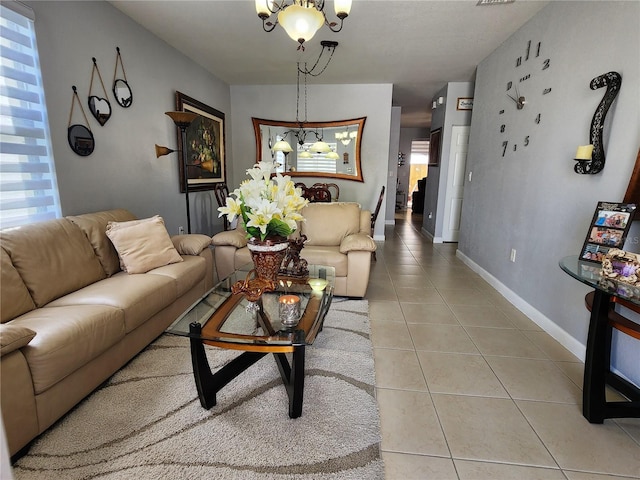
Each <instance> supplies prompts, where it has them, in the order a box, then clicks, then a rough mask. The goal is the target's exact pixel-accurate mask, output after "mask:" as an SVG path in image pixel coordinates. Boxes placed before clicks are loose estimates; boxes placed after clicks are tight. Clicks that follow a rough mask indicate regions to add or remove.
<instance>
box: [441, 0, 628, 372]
mask: <svg viewBox="0 0 640 480" xmlns="http://www.w3.org/2000/svg"><path fill="white" fill-rule="evenodd" d="M639 24H640V3H638V2H571V1H568V2H551V3H550V4H549V5H548V6H546V7H545V8H544V9H543V10H542V11H541V12H540V13H539V14H538V15H536V16H535V17H534V18H533V19H532V20H531V21H530V22H528V23H527V24H526V25H525V26H523V27H522V28H521V29H520V30H518V31H517V32H516V33H515V34H514V35H513V36H512V37H511V38H509V39H508V40H507V41H506V42H505V43H504V44H503V45H501V46H500V47H499V48H498V49H497V50H496V51H494V52H493V53H492V54H491V55H489V57H487V58H486V59H485V60H483V62H482V63H481V64H480V65H479V66H478V69H477V75H476V89H475V95H474V96H475V103H474V110H473V118H472V124H471V133H470V145H469V155H468V163H467V171H468V172H469V171H473V181H472V182H469V181H468V178H467V182H466V185H465V197H464V203H463V212H462V226H461V232H460V242H459V251H460V252H461V253H462V254H463V255H464V256H466V258H467V259H468V260H469V261H470V262H471V263H472V264H473V265H475V267H476V268H477V269H478V270H479V271H481V272H482V273H484V274H487V275H489V276H490V277H491V278H492V280H493V281H494V282H496V283H497V284H499V285H501V286H502V287H503V289H504V290H505V291H509V292H510V293H511V295H512V296H513V297H514V298H515V299H516V302H517V303H519V306H520V307H521V309H524V310H527V311H528V313H530V315H531V316H533V318H534V320H536V321H537V322H539V323H540V324H544V325H545V326H546V328H547V330H549V331H550V333H552V334H553V335H554V336H555V337H556V338H558V339H560V340H561V341H562V342H563V343H564V344H565V345H567V346H569V347H570V348H571V349H572V350H573V351H574V353H576V354H577V355H579V356H582V355H583V354H584V345H585V342H586V337H587V328H588V318H589V316H588V312H587V311H586V309H585V307H584V295H585V294H586V293H587V292H588V291H589V290H590V289H589V288H587V287H586V286H584V285H582V284H580V283H579V282H577V281H576V280H574V279H572V278H570V277H569V276H568V275H566V274H565V273H563V272H562V271H561V270H560V268H559V267H558V261H559V260H560V259H561V258H562V257H564V256H566V255H577V254H578V253H579V252H580V249H581V247H582V243H583V241H584V238H585V235H586V232H587V229H588V226H589V222H590V220H591V218H592V215H593V212H594V209H595V207H596V204H597V202H598V201H599V200H605V201H621V200H622V197H623V195H624V193H625V190H626V187H627V184H628V181H629V177H630V175H631V171H632V168H633V165H634V163H635V159H636V155H637V152H638V146H639V145H640V128H639V126H640V57H639V56H638V55H639V54H638V46H639V45H640V28H639V27H638V25H639ZM529 40H533V41H535V42H537V41H542V49H543V52H544V54H543V55H541V58H550V59H551V67H550V68H549V69H548V70H547V71H545V73H544V75H541V72H540V71H538V70H533V71H534V73H535V74H534V76H533V78H532V79H531V81H529V80H527V82H525V83H524V84H522V86H521V94H524V91H525V90H526V96H527V97H528V98H529V99H531V102H532V103H530V104H528V105H525V108H524V109H523V111H522V112H520V113H524V114H525V116H523V117H517V118H515V119H514V120H513V121H512V122H508V123H509V125H508V128H511V131H510V132H509V137H508V138H509V139H510V141H511V142H512V143H513V142H518V143H520V148H519V149H518V150H517V151H516V152H513V151H510V152H509V153H508V154H507V155H505V157H504V158H503V157H502V146H501V144H502V142H503V141H504V139H505V137H504V135H503V134H501V133H500V131H499V127H500V124H501V123H503V119H502V118H501V116H500V115H499V113H498V112H499V110H500V109H502V108H505V107H504V106H507V105H509V99H508V98H507V97H506V95H505V94H506V83H507V81H508V80H514V81H515V79H517V77H518V73H517V72H516V71H515V70H516V69H515V61H516V58H517V57H518V56H520V55H523V54H524V53H525V48H526V44H527V42H528V41H529ZM538 61H541V60H540V59H539V60H538ZM526 68H527V69H528V68H529V67H528V66H527V67H526ZM532 68H533V67H532ZM536 68H540V65H537V67H536ZM521 71H522V72H523V73H526V72H525V69H524V68H523V69H522V70H521ZM609 71H617V72H619V73H620V74H621V75H622V88H621V90H620V94H619V95H618V97H617V99H616V101H615V103H614V105H613V106H612V108H611V110H610V111H609V113H608V116H607V118H606V124H605V132H604V138H605V141H604V143H605V149H606V154H607V161H606V166H605V169H604V170H603V171H602V172H601V173H599V174H597V175H578V174H576V173H574V171H573V166H574V163H575V162H574V161H573V157H574V153H575V151H576V147H577V146H578V145H583V144H586V143H589V126H590V123H591V119H592V117H593V114H594V110H595V108H596V106H597V105H598V103H599V102H600V100H601V99H602V96H603V94H604V89H601V90H597V91H592V90H590V89H589V83H590V81H591V79H592V78H594V77H596V76H598V75H601V74H603V73H606V72H609ZM528 82H531V83H528ZM547 87H551V88H552V92H551V93H550V94H548V95H545V96H542V94H541V92H542V88H547ZM505 100H506V101H507V102H506V103H505ZM530 107H531V108H530ZM533 109H535V110H536V111H537V110H538V109H539V110H540V112H541V113H542V120H543V121H542V122H541V123H540V124H539V125H536V124H535V123H533V122H532V121H531V120H532V119H533V117H532V114H535V112H533V111H532V110H533ZM526 135H531V139H530V140H531V141H530V144H529V146H528V147H526V148H525V147H523V145H522V142H523V139H524V138H525V136H526ZM444 144H445V145H446V142H444ZM636 243H637V242H636ZM512 248H515V249H516V250H517V261H516V262H515V263H512V262H510V261H509V253H510V251H511V249H512ZM636 248H637V246H636ZM627 355H635V357H634V358H635V362H632V363H633V364H634V365H635V367H634V368H635V371H632V372H626V375H627V376H630V377H633V378H634V379H635V381H636V383H639V382H640V371H639V370H640V369H639V367H638V365H640V351H639V350H638V349H637V348H636V351H635V353H632V352H631V351H628V352H627ZM623 356H624V355H623Z"/></svg>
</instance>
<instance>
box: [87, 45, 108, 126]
mask: <svg viewBox="0 0 640 480" xmlns="http://www.w3.org/2000/svg"><path fill="white" fill-rule="evenodd" d="M92 60H93V69H92V70H91V83H90V84H89V110H91V113H92V114H93V116H94V117H96V120H98V123H99V124H100V125H102V126H104V124H105V123H107V120H109V118H110V117H111V104H110V103H109V100H107V89H106V88H104V82H103V81H102V75H100V70H98V64H97V63H96V58H95V57H93V58H92ZM96 72H98V79H99V80H100V85H102V91H103V92H104V97H98V96H96V95H91V91H92V90H93V76H94V74H95V73H96Z"/></svg>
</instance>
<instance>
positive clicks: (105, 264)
mask: <svg viewBox="0 0 640 480" xmlns="http://www.w3.org/2000/svg"><path fill="white" fill-rule="evenodd" d="M66 218H68V219H69V220H70V221H72V222H73V223H75V224H76V225H78V227H80V230H82V231H83V232H84V234H85V236H86V237H87V239H88V240H89V242H90V243H91V246H92V247H93V251H94V252H95V254H96V256H97V257H98V260H100V264H101V265H102V268H103V269H104V271H105V273H106V274H107V276H108V277H110V276H111V275H113V274H114V273H118V272H119V271H120V259H119V258H118V252H116V249H115V247H114V246H113V244H112V243H111V242H110V241H109V239H108V238H107V234H106V231H107V224H108V223H109V222H126V221H130V220H135V219H136V217H135V216H134V215H133V213H131V212H130V211H128V210H125V209H123V208H120V209H117V210H107V211H104V212H96V213H87V214H84V215H76V216H73V215H70V216H68V217H66Z"/></svg>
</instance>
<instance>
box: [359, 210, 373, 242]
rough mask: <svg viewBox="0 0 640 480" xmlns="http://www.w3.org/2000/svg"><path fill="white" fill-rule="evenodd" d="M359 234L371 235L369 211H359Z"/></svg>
mask: <svg viewBox="0 0 640 480" xmlns="http://www.w3.org/2000/svg"><path fill="white" fill-rule="evenodd" d="M360 233H366V234H367V235H369V236H370V235H372V234H373V232H372V231H371V212H370V211H369V210H360Z"/></svg>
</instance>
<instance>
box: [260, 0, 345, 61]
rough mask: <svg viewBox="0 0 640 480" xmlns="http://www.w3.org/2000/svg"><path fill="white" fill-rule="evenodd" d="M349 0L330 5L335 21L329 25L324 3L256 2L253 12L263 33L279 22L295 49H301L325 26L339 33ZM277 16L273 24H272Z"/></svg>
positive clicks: (321, 0) (306, 0) (319, 0)
mask: <svg viewBox="0 0 640 480" xmlns="http://www.w3.org/2000/svg"><path fill="white" fill-rule="evenodd" d="M351 1H352V0H335V1H334V2H333V5H334V10H335V14H336V17H338V19H339V20H340V23H339V24H338V22H330V21H329V20H328V19H327V15H326V13H325V11H324V6H325V0H255V3H256V13H257V14H258V17H259V18H260V19H261V20H262V28H263V29H264V31H265V32H271V31H273V30H274V29H275V28H276V25H277V24H278V23H279V24H280V25H282V28H284V30H285V31H286V32H287V35H289V37H291V38H292V39H293V40H295V41H296V42H298V43H299V44H300V46H299V47H298V49H302V50H304V46H303V44H304V42H307V41H309V40H311V39H312V38H313V36H314V35H315V34H316V32H317V31H318V30H320V28H322V25H327V26H328V27H329V29H330V30H331V31H332V32H339V31H340V30H342V23H343V21H344V19H345V18H347V17H348V16H349V13H350V12H351ZM275 14H277V19H276V21H275V22H274V21H272V20H271V18H272V16H273V15H275Z"/></svg>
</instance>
